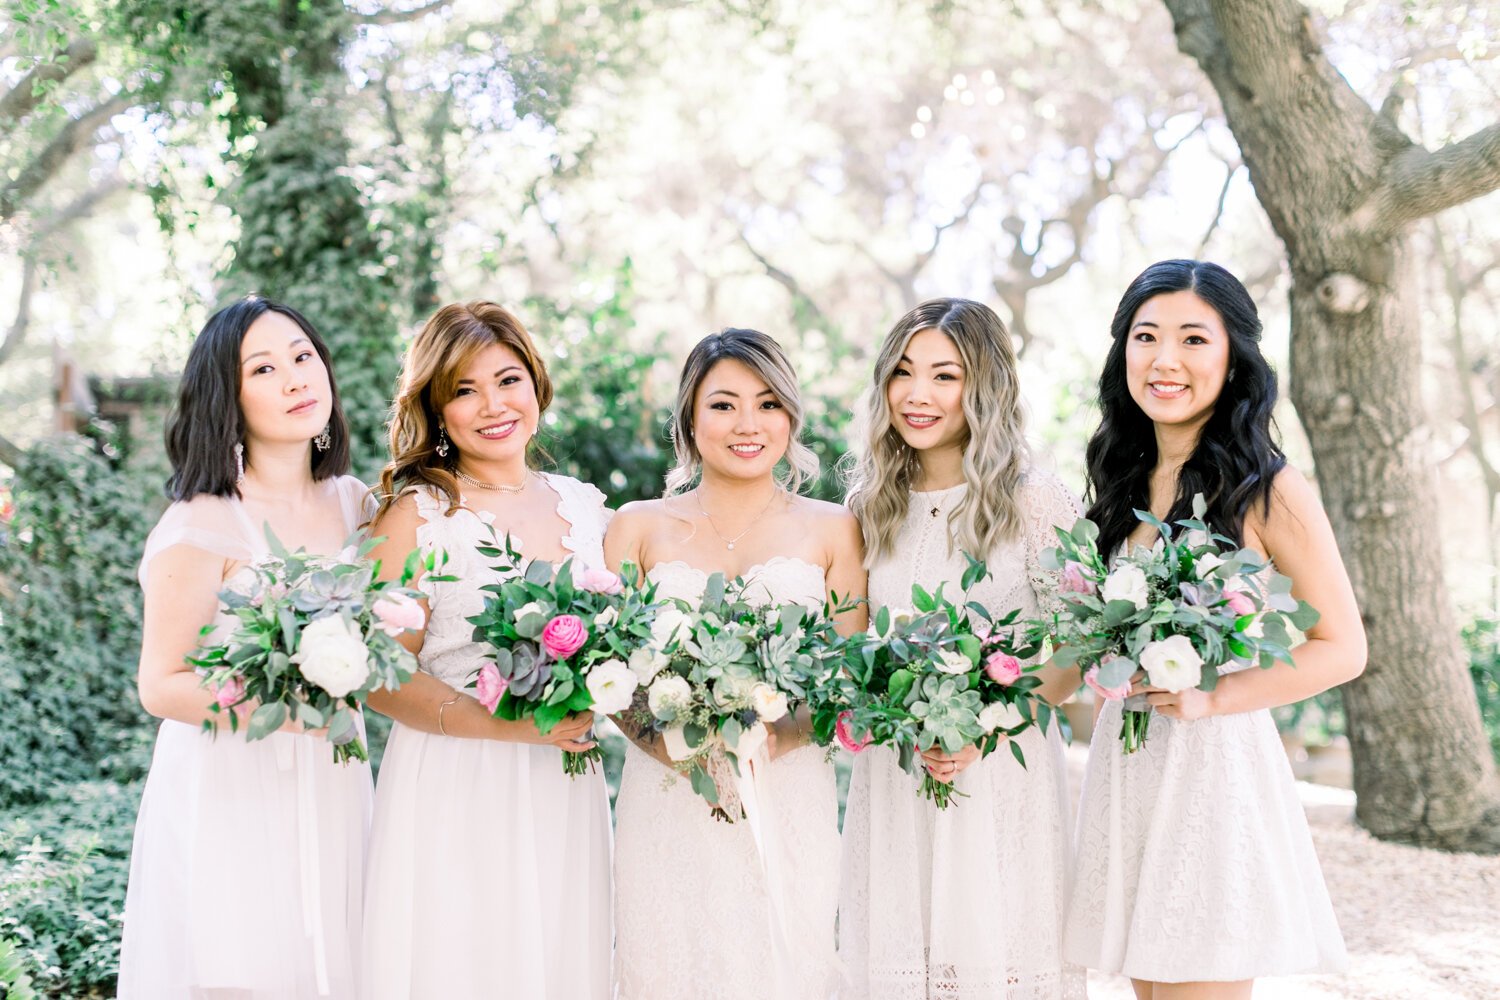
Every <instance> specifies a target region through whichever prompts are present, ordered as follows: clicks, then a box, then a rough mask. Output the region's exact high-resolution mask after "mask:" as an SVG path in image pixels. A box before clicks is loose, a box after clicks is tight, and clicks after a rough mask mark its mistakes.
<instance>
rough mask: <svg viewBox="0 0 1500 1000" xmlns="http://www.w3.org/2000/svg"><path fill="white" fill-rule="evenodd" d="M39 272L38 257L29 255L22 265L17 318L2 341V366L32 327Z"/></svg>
mask: <svg viewBox="0 0 1500 1000" xmlns="http://www.w3.org/2000/svg"><path fill="white" fill-rule="evenodd" d="M37 270H38V268H37V263H36V257H35V256H34V255H32V254H27V255H26V256H25V258H24V259H23V260H22V263H21V295H20V302H18V303H17V305H16V318H15V321H14V322H13V323H11V325H10V329H9V330H6V331H5V339H4V340H0V365H3V364H5V361H6V359H7V358H9V357H10V356H11V354H12V353H13V352H14V351H15V349H16V348H18V347H20V346H21V341H23V340H25V339H26V328H27V327H29V326H30V325H31V296H32V293H33V292H35V291H36V279H37Z"/></svg>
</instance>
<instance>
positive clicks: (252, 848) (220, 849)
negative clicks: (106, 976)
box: [118, 476, 371, 1000]
mask: <svg viewBox="0 0 1500 1000" xmlns="http://www.w3.org/2000/svg"><path fill="white" fill-rule="evenodd" d="M332 485H333V487H334V488H335V489H336V490H337V491H338V494H339V501H340V503H341V505H342V507H343V513H344V522H345V525H346V526H347V528H348V533H349V534H351V535H352V534H353V533H354V531H355V530H356V528H357V527H358V525H359V523H360V521H361V520H362V519H363V518H362V516H361V515H362V507H361V502H360V501H361V497H362V496H363V495H364V493H365V486H364V484H363V483H361V482H360V481H359V480H357V479H355V478H354V477H352V476H344V477H341V478H339V479H337V480H335V481H334V482H333V484H332ZM177 545H189V546H192V547H194V548H198V549H202V550H204V551H207V552H211V553H213V554H214V555H217V556H220V557H222V558H224V559H229V560H235V561H240V560H243V561H246V562H252V561H254V560H257V559H263V558H266V557H267V556H268V555H269V552H268V551H267V544H266V537H265V532H264V530H263V528H262V527H261V526H260V525H257V524H254V523H252V520H251V518H250V516H249V515H248V514H247V513H246V511H245V507H244V505H243V504H242V503H240V501H239V500H237V499H231V498H224V497H208V496H200V497H196V498H194V499H193V500H191V501H188V502H185V503H175V504H173V505H172V506H170V507H168V508H167V511H166V513H164V514H163V515H162V518H161V521H159V522H158V523H157V525H156V527H155V528H154V529H153V530H152V532H151V535H150V537H149V538H148V539H147V540H146V551H145V555H144V556H143V557H142V559H141V571H140V575H141V584H142V586H144V585H145V582H146V567H147V566H148V565H149V564H150V562H151V560H152V559H153V558H155V557H156V556H157V555H159V554H160V553H162V552H164V551H166V550H167V549H169V548H172V547H173V546H177ZM251 575H252V574H251V573H250V571H249V567H248V566H247V567H244V568H242V569H241V570H240V571H239V572H237V573H236V574H234V575H233V576H231V577H230V578H229V579H228V580H227V581H225V586H226V587H234V586H236V585H237V584H238V585H242V584H243V583H245V582H246V579H247V578H248V577H250V576H251ZM235 623H236V620H235V619H234V618H232V617H231V616H229V615H226V614H224V613H223V612H222V611H221V612H220V613H219V614H218V615H217V616H216V617H215V618H214V621H213V624H214V626H215V628H216V629H218V630H221V631H220V632H219V633H218V634H217V635H216V636H215V639H216V641H223V639H226V638H228V631H223V630H232V629H233V628H234V625H235ZM370 796H371V789H370V766H369V765H368V764H363V763H360V762H358V761H354V762H351V763H349V764H335V763H334V762H333V748H332V746H331V745H330V744H329V743H328V741H327V740H325V739H323V738H322V737H321V736H309V735H304V734H300V733H272V734H271V735H270V736H268V737H266V738H265V739H263V740H257V741H255V742H254V743H251V742H249V741H247V740H246V739H245V738H244V736H242V735H235V734H232V733H230V732H229V731H228V729H227V728H222V727H221V732H219V734H218V735H217V737H215V736H210V735H207V734H205V733H204V732H203V731H202V730H201V729H200V728H199V727H197V726H192V725H188V724H187V723H184V722H176V721H173V720H171V719H166V720H163V721H162V724H161V728H160V729H159V730H158V731H157V736H156V749H155V751H154V752H153V754H152V757H151V770H150V773H149V774H147V776H146V788H145V792H144V794H143V795H142V797H141V809H140V814H139V816H138V817H137V818H136V823H135V839H134V843H133V845H132V847H131V854H130V882H129V885H128V887H127V889H126V892H125V927H124V937H123V941H122V944H121V950H120V979H119V986H118V995H119V996H120V997H122V998H124V1000H189V998H191V1000H216V998H223V1000H288V998H297V1000H301V998H311V997H337V998H349V997H353V996H354V995H355V982H356V977H357V972H358V968H359V955H358V946H359V938H360V926H359V923H360V910H361V900H360V892H361V888H362V872H363V868H364V858H365V841H366V835H367V833H368V830H369V822H370Z"/></svg>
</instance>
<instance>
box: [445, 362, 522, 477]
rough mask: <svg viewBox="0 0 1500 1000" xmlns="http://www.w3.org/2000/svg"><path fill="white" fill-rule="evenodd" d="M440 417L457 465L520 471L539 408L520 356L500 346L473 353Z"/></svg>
mask: <svg viewBox="0 0 1500 1000" xmlns="http://www.w3.org/2000/svg"><path fill="white" fill-rule="evenodd" d="M441 417H442V423H443V426H444V428H445V429H446V430H447V432H448V438H449V440H451V441H452V442H453V446H454V447H455V448H456V449H457V450H458V454H459V458H460V459H461V460H462V459H467V460H468V461H469V462H470V463H485V464H494V465H500V466H515V465H517V464H520V465H524V464H525V461H526V445H527V444H528V443H530V441H531V438H532V436H533V435H535V434H536V428H537V422H538V421H539V420H540V418H541V407H540V406H539V405H538V404H537V398H536V385H535V383H534V382H533V381H532V378H531V373H530V372H528V371H527V370H526V365H525V364H524V363H522V361H521V356H520V355H519V354H517V353H516V352H515V351H513V350H512V349H511V348H509V347H507V346H505V345H504V344H490V345H489V346H488V347H485V348H483V349H482V350H480V351H478V352H477V353H476V354H475V355H474V357H473V358H471V359H470V361H469V364H468V365H467V366H466V367H465V368H464V370H463V372H462V373H461V374H460V375H459V378H458V385H457V388H456V389H455V393H454V396H453V398H452V399H450V400H449V401H448V402H447V403H445V404H444V405H443V408H442V413H441Z"/></svg>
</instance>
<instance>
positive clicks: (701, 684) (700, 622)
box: [632, 573, 838, 822]
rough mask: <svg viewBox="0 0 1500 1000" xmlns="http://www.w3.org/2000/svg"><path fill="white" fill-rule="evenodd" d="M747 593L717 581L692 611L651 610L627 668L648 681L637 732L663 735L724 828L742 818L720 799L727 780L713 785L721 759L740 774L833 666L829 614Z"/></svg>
mask: <svg viewBox="0 0 1500 1000" xmlns="http://www.w3.org/2000/svg"><path fill="white" fill-rule="evenodd" d="M744 590H745V584H744V582H743V581H741V580H735V581H734V583H733V585H729V584H726V581H725V579H724V574H722V573H715V574H713V575H712V576H710V577H709V579H708V584H707V586H706V587H705V589H704V594H703V599H702V601H701V602H700V603H699V605H698V606H697V607H696V608H692V609H689V608H688V606H687V605H686V604H684V603H682V602H672V603H671V604H670V605H668V606H667V607H665V608H664V609H663V610H661V611H660V612H658V613H657V616H656V620H655V622H654V623H653V624H652V629H651V630H652V642H651V644H650V646H648V647H646V648H644V649H641V650H639V651H638V652H637V654H636V657H637V660H633V661H632V666H635V667H637V668H638V673H640V675H641V677H642V680H643V682H645V683H646V687H645V689H644V690H643V691H641V692H639V693H638V694H637V696H636V704H635V711H634V712H633V713H632V715H633V719H634V721H635V722H636V724H637V725H638V727H639V729H640V731H641V732H643V733H651V734H657V735H660V736H661V738H662V740H663V742H664V744H665V747H666V751H667V755H668V756H669V757H671V758H672V760H674V761H676V762H677V765H678V769H679V770H681V771H682V772H684V773H686V774H687V775H688V777H689V780H690V781H691V782H692V786H693V790H694V791H696V792H697V793H698V794H699V795H701V796H702V797H703V799H704V800H705V801H707V802H708V803H709V804H710V805H711V806H713V807H714V815H715V816H716V817H718V818H720V819H723V820H726V821H729V822H733V821H734V818H735V817H736V816H738V815H743V813H742V811H741V809H740V804H739V803H738V802H734V801H726V802H721V801H720V790H721V787H723V788H728V787H730V786H731V784H732V783H731V782H728V781H725V782H723V783H722V785H721V783H720V782H716V781H715V774H714V773H713V772H714V770H715V769H716V768H718V767H719V766H720V765H721V764H723V763H724V762H725V761H726V759H727V762H728V766H731V767H733V768H734V770H735V773H736V774H739V773H742V772H741V767H742V765H743V764H745V763H747V762H748V761H749V760H750V758H751V757H753V756H754V755H755V753H756V752H757V751H758V750H760V749H761V748H762V747H763V746H764V745H765V743H766V740H767V737H768V736H769V730H768V729H767V728H766V727H767V726H769V725H771V724H772V723H775V722H777V721H778V720H780V719H782V718H784V717H785V716H786V715H787V714H788V713H790V712H793V711H795V710H796V708H797V707H798V706H799V705H800V704H802V703H804V702H806V701H807V700H808V697H809V694H810V692H811V691H813V690H815V689H817V688H818V687H819V686H821V685H825V684H827V683H828V675H829V674H831V673H832V672H833V671H834V670H835V669H837V659H836V655H837V654H836V652H834V651H835V650H836V649H837V641H838V637H837V634H836V633H835V632H834V626H833V614H834V613H836V611H835V610H834V609H832V608H831V607H829V606H828V605H825V606H824V607H823V608H821V609H812V608H808V607H804V606H802V605H800V604H782V605H774V604H759V603H754V602H751V601H748V600H746V598H745V593H744ZM719 776H720V777H724V778H728V777H729V775H728V774H727V773H723V772H722V771H721V773H720V775H719Z"/></svg>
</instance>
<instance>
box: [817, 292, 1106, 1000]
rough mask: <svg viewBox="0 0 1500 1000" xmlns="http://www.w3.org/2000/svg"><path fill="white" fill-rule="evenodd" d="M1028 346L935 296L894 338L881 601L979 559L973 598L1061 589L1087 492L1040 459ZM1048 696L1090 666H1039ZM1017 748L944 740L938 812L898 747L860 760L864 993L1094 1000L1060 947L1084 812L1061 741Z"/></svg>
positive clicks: (850, 890) (856, 789) (874, 508)
mask: <svg viewBox="0 0 1500 1000" xmlns="http://www.w3.org/2000/svg"><path fill="white" fill-rule="evenodd" d="M1019 388H1020V387H1019V384H1018V376H1017V372H1016V359H1015V353H1014V351H1013V349H1012V347H1011V339H1010V334H1009V332H1008V331H1007V330H1006V329H1005V325H1004V324H1003V323H1002V322H1001V321H1000V317H998V316H996V315H995V313H994V312H993V311H992V310H991V309H989V308H988V307H987V306H984V305H982V304H980V303H978V302H971V301H969V300H967V299H953V298H945V299H933V300H931V301H929V302H924V303H922V304H921V305H919V306H917V307H916V308H915V309H913V310H912V311H911V312H909V313H907V314H906V315H905V316H904V317H902V318H901V320H900V321H899V322H897V323H896V325H895V326H894V327H893V328H892V329H891V331H890V333H889V334H887V335H886V338H885V342H884V344H882V346H881V349H880V354H879V357H878V358H877V359H876V362H875V378H874V383H873V385H871V387H870V390H869V393H868V395H867V397H866V403H865V407H864V411H865V412H864V416H865V419H866V422H867V427H868V438H867V440H866V441H865V447H864V453H863V455H862V457H861V459H860V460H859V463H858V465H857V467H856V468H855V470H854V472H853V482H852V484H851V491H850V494H849V506H850V508H851V509H852V510H853V511H854V513H855V515H856V516H857V517H858V518H859V521H860V525H861V527H862V528H863V529H864V538H865V551H866V560H867V565H868V567H869V572H870V607H871V610H872V611H874V610H878V609H879V608H880V607H882V606H888V607H891V608H893V609H895V608H906V607H910V606H911V603H912V587H913V585H914V584H920V585H921V586H922V587H923V588H924V589H926V590H927V591H929V592H931V591H934V590H936V589H937V588H938V587H939V586H942V587H943V588H944V592H945V593H946V594H947V595H948V596H950V597H953V598H958V597H959V595H960V594H961V593H963V591H962V589H961V581H962V577H963V574H964V570H965V569H966V568H967V565H968V562H967V560H966V558H965V555H966V554H968V555H972V556H973V557H974V558H977V559H981V560H983V561H984V562H985V564H986V566H987V567H988V569H989V576H988V577H987V578H986V579H984V580H981V581H979V582H978V583H976V584H975V585H974V586H973V587H972V588H971V589H970V591H969V593H968V598H969V599H971V600H974V601H977V602H978V603H980V604H982V605H983V606H984V607H985V608H986V609H987V610H988V611H989V612H991V613H992V614H994V615H997V616H998V615H1003V614H1005V613H1007V612H1009V611H1012V610H1019V611H1020V612H1021V615H1022V617H1035V616H1036V615H1037V613H1038V611H1039V610H1041V609H1045V608H1047V607H1048V606H1049V605H1051V603H1052V602H1053V601H1055V600H1056V597H1055V595H1056V588H1057V581H1056V580H1055V579H1054V578H1053V577H1052V575H1051V574H1049V573H1046V572H1044V571H1043V570H1042V568H1041V565H1040V555H1041V552H1042V550H1044V549H1046V548H1048V547H1049V546H1051V545H1052V544H1053V542H1054V541H1055V537H1056V536H1055V535H1054V533H1053V526H1054V525H1061V526H1064V527H1071V526H1072V524H1073V522H1074V520H1075V519H1076V518H1077V517H1078V516H1079V512H1080V506H1079V503H1078V500H1077V498H1076V497H1075V496H1074V495H1073V494H1072V493H1071V492H1069V491H1068V489H1067V488H1066V487H1065V486H1064V485H1063V484H1062V483H1061V482H1060V481H1059V480H1058V479H1057V478H1056V477H1055V476H1053V475H1051V474H1050V473H1047V472H1043V471H1042V470H1040V469H1038V468H1036V467H1035V466H1034V465H1032V464H1031V463H1030V461H1029V459H1028V457H1027V449H1026V444H1025V439H1024V436H1023V419H1022V408H1021V399H1020V391H1019ZM1039 669H1040V672H1041V676H1042V677H1043V685H1042V687H1041V688H1040V689H1039V690H1040V691H1041V692H1042V695H1043V697H1046V698H1048V699H1049V700H1052V701H1058V700H1061V699H1062V698H1065V697H1067V696H1068V695H1069V694H1071V693H1072V691H1073V690H1074V689H1075V688H1076V687H1077V684H1078V680H1077V673H1076V671H1062V670H1059V669H1055V668H1046V667H1043V668H1039ZM1015 739H1016V741H1017V742H1018V744H1019V745H1020V747H1021V749H1022V751H1023V753H1024V755H1025V758H1026V767H1024V768H1023V767H1022V766H1021V765H1020V764H1018V763H1017V762H1016V760H1015V759H1014V757H1013V756H1012V755H1011V753H1009V752H1007V751H1006V750H1005V749H1002V750H1001V751H1000V752H998V753H994V754H991V755H990V756H988V757H985V758H983V759H980V756H979V751H978V749H977V748H975V747H973V746H970V747H967V748H965V749H964V750H962V751H960V752H959V753H956V754H946V753H943V752H941V751H940V750H938V749H937V748H934V749H933V750H930V751H927V752H925V753H923V755H922V757H923V765H924V766H925V767H926V769H927V771H928V773H930V774H931V775H932V776H933V777H934V778H936V779H937V780H938V781H941V782H944V783H952V784H953V785H954V786H955V788H956V790H957V791H958V792H959V793H960V794H961V795H962V796H964V798H962V799H960V800H959V801H958V802H957V803H956V804H955V805H954V806H953V807H952V808H949V809H946V810H938V809H936V808H935V807H934V806H933V805H932V803H930V802H928V801H926V800H924V799H922V798H921V797H919V796H918V794H917V783H918V782H917V779H916V778H913V777H912V776H910V775H908V774H907V773H906V772H905V771H903V770H902V769H901V767H900V765H899V764H898V763H897V754H896V752H895V750H894V749H892V748H889V747H876V748H872V749H870V750H868V751H866V752H864V753H862V754H860V755H859V756H858V757H856V758H855V762H854V770H853V773H852V775H851V779H850V784H849V796H848V803H847V806H846V808H845V812H844V834H843V838H844V845H843V855H844V856H843V872H842V879H841V898H840V909H839V948H840V955H841V957H842V958H843V960H844V964H845V967H846V969H847V971H848V973H849V976H850V978H851V980H852V987H853V989H852V992H850V993H849V994H848V995H849V996H852V997H859V998H860V1000H908V998H914V997H921V998H928V997H931V998H938V997H941V998H943V1000H1019V998H1027V1000H1033V998H1034V1000H1057V998H1070V997H1082V996H1083V995H1084V993H1083V990H1084V980H1083V974H1082V971H1081V970H1079V969H1077V968H1073V967H1069V966H1067V965H1066V964H1065V963H1064V961H1063V958H1062V930H1063V919H1064V906H1065V903H1066V899H1067V895H1066V883H1067V870H1068V867H1067V866H1068V859H1069V843H1068V839H1069V838H1068V834H1069V822H1068V816H1069V812H1068V803H1067V798H1066V782H1065V777H1066V775H1065V771H1064V763H1063V753H1062V750H1063V747H1062V739H1061V734H1060V733H1059V732H1058V729H1057V727H1056V726H1052V727H1050V729H1049V731H1048V732H1047V733H1045V734H1043V733H1042V732H1039V731H1038V730H1037V729H1036V728H1035V727H1032V728H1029V729H1026V730H1024V731H1023V732H1021V733H1020V734H1019V735H1017V736H1016V737H1015Z"/></svg>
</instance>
